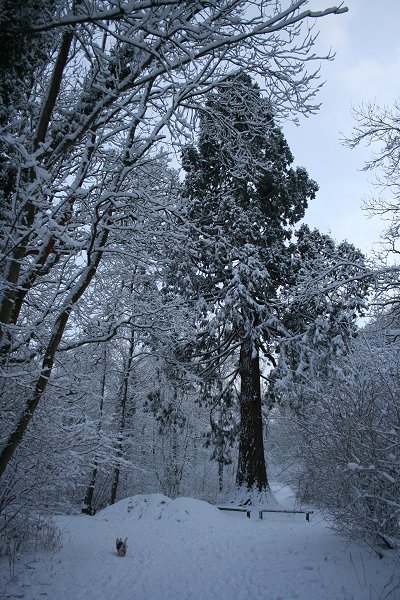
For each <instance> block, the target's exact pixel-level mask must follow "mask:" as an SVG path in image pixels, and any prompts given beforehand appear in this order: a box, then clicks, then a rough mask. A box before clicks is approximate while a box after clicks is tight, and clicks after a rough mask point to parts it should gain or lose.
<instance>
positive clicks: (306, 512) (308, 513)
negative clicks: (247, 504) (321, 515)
mask: <svg viewBox="0 0 400 600" xmlns="http://www.w3.org/2000/svg"><path fill="white" fill-rule="evenodd" d="M265 512H272V513H290V514H302V515H306V521H310V515H312V514H313V513H314V511H313V510H284V509H280V510H279V509H275V508H262V509H260V510H259V511H258V517H259V519H262V518H263V513H265Z"/></svg>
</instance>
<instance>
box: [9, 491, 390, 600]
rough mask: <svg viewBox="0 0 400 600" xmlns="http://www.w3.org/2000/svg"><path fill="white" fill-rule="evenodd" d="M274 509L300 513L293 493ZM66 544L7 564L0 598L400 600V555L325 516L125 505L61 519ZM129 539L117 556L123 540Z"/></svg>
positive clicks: (281, 495)
mask: <svg viewBox="0 0 400 600" xmlns="http://www.w3.org/2000/svg"><path fill="white" fill-rule="evenodd" d="M274 491H275V496H276V500H277V502H279V504H280V505H281V506H282V507H284V508H293V506H294V505H293V499H292V497H291V496H290V491H289V490H288V488H281V489H277V488H275V490H274ZM57 524H58V526H59V527H60V529H61V531H62V537H63V547H62V549H61V550H60V551H59V552H57V553H55V554H46V553H32V554H25V555H22V556H20V558H19V559H18V562H17V564H16V568H15V579H14V580H11V579H10V573H9V567H8V563H7V560H3V561H2V562H1V579H0V582H1V588H0V589H1V590H2V591H1V592H0V598H1V600H6V599H7V600H11V599H15V600H16V599H17V598H23V599H25V600H43V599H48V600H133V599H138V600H139V599H140V600H162V599H166V600H167V599H168V600H244V599H248V600H292V599H297V600H377V599H380V600H384V599H385V600H400V573H399V571H400V566H399V557H398V555H396V554H395V553H394V552H387V553H385V554H384V556H383V558H382V559H379V558H378V557H377V555H376V554H375V553H374V552H372V551H370V550H369V549H368V548H362V547H360V546H356V545H352V544H349V543H348V542H346V541H344V540H343V539H342V538H340V537H339V536H338V535H337V534H335V533H334V532H333V531H332V530H331V529H329V528H328V526H327V523H326V521H325V520H324V519H323V517H322V515H321V514H319V513H314V516H313V519H312V521H311V522H310V523H308V522H307V521H306V520H305V518H304V515H303V514H281V513H267V514H265V515H264V518H263V520H259V519H258V511H257V510H253V511H252V514H251V518H250V519H248V518H246V515H245V514H243V513H230V512H225V511H224V512H222V511H220V510H218V508H216V507H215V506H212V505H210V504H208V503H207V502H204V501H200V500H194V499H192V498H177V499H175V500H171V499H170V498H167V497H166V496H163V495H162V494H152V495H141V496H134V497H132V498H126V499H124V500H121V501H120V502H118V503H116V504H114V505H113V506H109V507H108V508H106V509H104V510H102V511H101V512H99V513H98V514H97V515H95V516H94V517H88V516H83V515H82V516H59V517H57ZM119 536H121V537H123V538H125V537H128V553H127V556H125V557H124V558H119V557H118V556H117V553H116V549H115V539H116V538H117V537H119Z"/></svg>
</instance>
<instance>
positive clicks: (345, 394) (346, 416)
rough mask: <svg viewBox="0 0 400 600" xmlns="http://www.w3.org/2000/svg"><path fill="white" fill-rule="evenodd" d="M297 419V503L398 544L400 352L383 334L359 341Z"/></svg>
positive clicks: (353, 530)
mask: <svg viewBox="0 0 400 600" xmlns="http://www.w3.org/2000/svg"><path fill="white" fill-rule="evenodd" d="M340 367H341V368H340V370H339V369H337V370H335V374H334V375H332V377H331V378H329V379H328V380H324V381H323V382H321V381H319V382H318V383H317V384H316V383H315V382H314V388H313V397H314V398H315V392H316V386H317V388H318V402H316V403H313V404H309V405H308V406H307V407H306V408H305V409H304V412H303V414H302V415H301V417H300V418H299V420H298V424H299V427H300V430H301V432H302V437H301V440H302V441H301V443H300V447H299V456H300V457H301V462H302V465H303V468H302V470H301V474H300V475H297V484H298V494H299V497H300V498H301V499H302V500H307V501H312V502H317V503H318V504H319V505H321V506H323V507H325V508H326V509H328V511H329V513H330V514H331V516H332V518H333V522H334V525H335V527H336V528H337V529H338V530H340V531H342V532H345V533H347V534H350V536H351V537H353V538H354V537H355V538H361V539H364V540H367V541H368V542H370V543H372V544H374V545H377V544H378V545H380V546H384V547H387V548H393V547H398V546H400V396H399V389H400V349H399V348H398V347H397V346H396V345H395V343H394V341H393V339H390V336H389V338H388V335H387V331H386V333H385V334H381V335H379V336H378V335H377V334H376V333H375V334H374V335H372V334H371V332H370V333H369V336H368V337H366V338H364V339H360V340H359V341H358V342H357V345H356V346H355V348H354V349H353V351H352V352H351V354H349V355H348V356H347V357H346V358H345V359H343V360H342V361H341V363H340ZM303 393H304V390H303Z"/></svg>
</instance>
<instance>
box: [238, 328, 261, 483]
mask: <svg viewBox="0 0 400 600" xmlns="http://www.w3.org/2000/svg"><path fill="white" fill-rule="evenodd" d="M239 372H240V378H241V391H240V437H239V460H238V468H237V474H236V484H237V486H238V487H240V488H246V489H247V490H257V491H259V492H261V491H265V490H268V489H269V485H268V478H267V469H266V464H265V456H264V442H263V426H262V414H261V386H260V363H259V356H258V352H257V350H256V349H255V347H254V343H253V341H252V340H251V338H250V337H247V338H245V339H244V340H243V342H242V345H241V347H240V359H239Z"/></svg>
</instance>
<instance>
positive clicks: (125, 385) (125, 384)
mask: <svg viewBox="0 0 400 600" xmlns="http://www.w3.org/2000/svg"><path fill="white" fill-rule="evenodd" d="M134 350H135V332H134V330H133V329H132V331H131V338H130V340H129V349H128V357H127V360H126V364H125V368H124V373H123V379H122V385H121V393H120V423H119V433H118V437H117V442H116V450H117V460H118V462H117V464H116V466H115V468H114V478H113V482H112V486H111V497H110V503H111V504H114V502H115V501H116V499H117V492H118V485H119V479H120V474H121V465H120V462H119V461H120V459H121V458H122V456H123V440H124V430H125V415H126V401H127V399H128V390H129V379H130V374H131V369H132V362H133V353H134Z"/></svg>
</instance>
